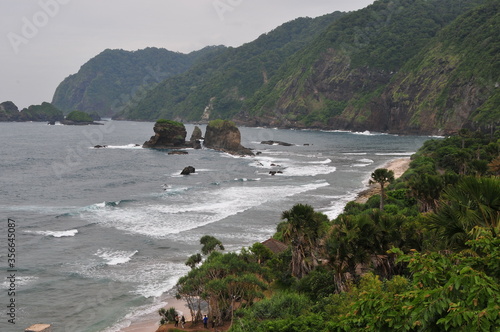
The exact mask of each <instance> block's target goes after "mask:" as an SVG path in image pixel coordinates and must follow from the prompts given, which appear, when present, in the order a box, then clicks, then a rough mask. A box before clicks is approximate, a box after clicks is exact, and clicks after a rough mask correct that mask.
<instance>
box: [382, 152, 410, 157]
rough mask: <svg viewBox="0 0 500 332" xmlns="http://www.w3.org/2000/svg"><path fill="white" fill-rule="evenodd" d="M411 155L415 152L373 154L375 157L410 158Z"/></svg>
mask: <svg viewBox="0 0 500 332" xmlns="http://www.w3.org/2000/svg"><path fill="white" fill-rule="evenodd" d="M413 154H415V152H389V153H386V152H378V153H375V155H377V156H411V155H413Z"/></svg>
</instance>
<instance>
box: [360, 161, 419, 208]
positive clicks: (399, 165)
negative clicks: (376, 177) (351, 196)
mask: <svg viewBox="0 0 500 332" xmlns="http://www.w3.org/2000/svg"><path fill="white" fill-rule="evenodd" d="M410 162H411V159H410V158H409V157H408V158H398V159H394V160H391V161H389V162H388V163H387V164H385V165H384V166H382V167H381V168H387V169H388V170H390V171H393V172H394V178H395V179H397V178H399V177H400V176H401V175H403V173H404V172H406V170H407V169H408V168H409V167H410ZM367 186H368V188H367V189H365V190H363V191H362V192H360V193H359V195H358V197H357V198H356V199H355V200H354V201H355V202H356V203H366V201H368V199H369V198H370V197H372V196H373V195H376V194H379V193H380V185H378V184H371V185H367Z"/></svg>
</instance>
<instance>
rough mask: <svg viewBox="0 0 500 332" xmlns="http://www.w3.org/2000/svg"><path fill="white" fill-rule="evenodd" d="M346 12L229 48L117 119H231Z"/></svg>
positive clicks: (280, 29)
mask: <svg viewBox="0 0 500 332" xmlns="http://www.w3.org/2000/svg"><path fill="white" fill-rule="evenodd" d="M342 15H343V13H340V12H336V13H332V14H329V15H325V16H322V17H318V18H314V19H312V18H299V19H296V20H293V21H291V22H288V23H285V24H283V25H282V26H280V27H278V28H276V29H274V30H273V31H270V32H269V33H266V34H263V35H261V36H260V37H259V38H257V39H256V40H254V41H253V42H250V43H247V44H244V45H242V46H240V47H238V48H231V47H230V48H227V49H225V50H222V51H220V52H219V53H216V54H214V55H213V57H210V59H207V61H204V62H201V61H200V62H198V63H197V64H195V65H193V66H192V67H191V68H190V69H189V70H188V71H186V72H185V73H183V74H181V75H177V76H175V77H173V78H170V79H166V80H164V81H163V82H161V83H160V84H158V86H156V87H155V88H154V89H151V90H148V91H147V94H146V95H145V97H144V98H142V99H141V100H138V101H137V103H135V105H131V107H129V108H127V109H125V110H124V111H123V112H121V113H119V114H117V115H116V116H117V117H125V118H127V119H136V120H139V119H140V120H147V119H153V118H158V117H165V118H176V117H180V118H182V119H184V120H187V121H191V120H200V118H201V116H202V114H203V110H204V109H205V108H206V107H207V106H208V105H210V104H211V105H212V106H213V111H212V113H211V114H210V119H217V118H221V119H230V118H232V117H233V116H234V115H235V114H237V113H238V112H239V111H240V110H241V107H242V105H243V104H244V102H245V100H246V99H248V98H250V97H252V96H253V94H254V93H255V92H256V91H257V90H258V89H260V88H261V87H263V86H266V85H267V84H269V81H270V80H271V78H272V77H273V76H274V75H275V74H276V72H277V70H278V69H279V67H280V66H281V65H282V64H283V62H285V61H286V59H287V58H288V57H289V56H290V55H292V54H294V53H295V52H297V51H298V50H300V49H301V48H303V47H305V46H306V45H308V43H309V42H310V41H311V40H312V39H313V38H314V37H316V36H318V35H319V34H320V33H321V32H322V31H323V30H324V29H325V28H326V27H327V26H328V25H329V24H331V23H332V22H334V21H335V20H336V19H338V17H341V16H342Z"/></svg>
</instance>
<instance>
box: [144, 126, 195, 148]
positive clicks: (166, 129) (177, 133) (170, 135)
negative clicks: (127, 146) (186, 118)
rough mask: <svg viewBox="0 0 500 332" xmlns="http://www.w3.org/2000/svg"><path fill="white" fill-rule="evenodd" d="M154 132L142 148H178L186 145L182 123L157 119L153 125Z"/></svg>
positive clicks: (184, 129) (184, 128)
mask: <svg viewBox="0 0 500 332" xmlns="http://www.w3.org/2000/svg"><path fill="white" fill-rule="evenodd" d="M153 130H154V132H155V135H154V136H151V138H150V139H149V141H147V142H144V144H143V146H142V147H143V148H155V149H178V148H184V147H186V135H187V133H186V127H185V126H184V124H182V123H180V122H177V121H171V120H158V121H156V123H155V126H154V127H153Z"/></svg>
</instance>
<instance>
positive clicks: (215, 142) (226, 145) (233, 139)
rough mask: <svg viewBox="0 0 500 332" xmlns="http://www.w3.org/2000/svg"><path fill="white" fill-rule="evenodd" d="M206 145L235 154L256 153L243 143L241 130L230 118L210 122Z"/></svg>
mask: <svg viewBox="0 0 500 332" xmlns="http://www.w3.org/2000/svg"><path fill="white" fill-rule="evenodd" d="M204 145H205V146H206V147H207V148H210V149H214V150H219V151H223V152H227V153H230V154H234V155H242V156H249V155H250V156H253V155H254V154H253V152H252V151H251V150H250V149H248V148H245V147H244V146H242V145H241V134H240V130H239V129H238V128H237V127H236V125H235V124H234V123H233V122H232V121H228V120H213V121H210V122H209V123H208V125H207V130H206V132H205V141H204Z"/></svg>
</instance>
